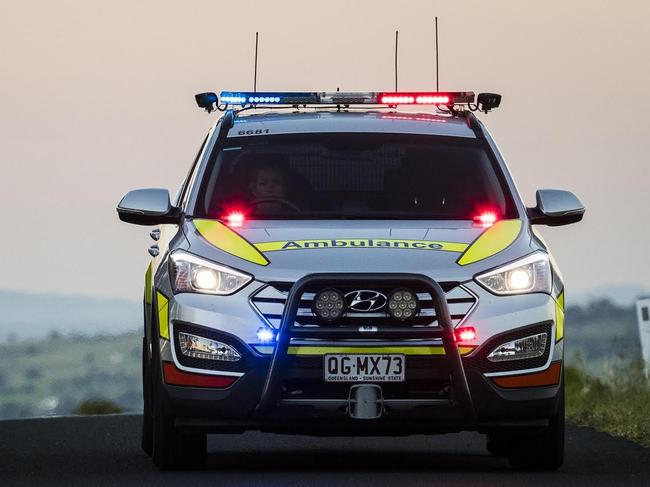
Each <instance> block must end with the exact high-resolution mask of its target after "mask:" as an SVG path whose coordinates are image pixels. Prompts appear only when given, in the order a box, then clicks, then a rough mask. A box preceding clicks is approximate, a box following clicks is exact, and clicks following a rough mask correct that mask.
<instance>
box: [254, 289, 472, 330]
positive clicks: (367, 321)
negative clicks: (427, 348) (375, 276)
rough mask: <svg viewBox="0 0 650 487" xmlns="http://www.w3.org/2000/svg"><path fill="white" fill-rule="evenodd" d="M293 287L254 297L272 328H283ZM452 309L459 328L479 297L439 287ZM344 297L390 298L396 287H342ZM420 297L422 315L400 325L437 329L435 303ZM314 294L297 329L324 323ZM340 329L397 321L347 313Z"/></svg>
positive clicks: (303, 305) (305, 301) (303, 304)
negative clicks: (369, 293) (362, 293)
mask: <svg viewBox="0 0 650 487" xmlns="http://www.w3.org/2000/svg"><path fill="white" fill-rule="evenodd" d="M291 285H292V283H272V284H269V285H267V286H265V287H264V288H262V289H261V290H259V291H257V292H256V293H255V294H253V295H252V296H251V304H252V306H253V308H254V309H255V310H256V311H257V312H258V314H259V315H260V316H261V317H263V318H264V320H265V321H266V322H267V323H268V324H269V325H271V326H272V327H273V328H279V327H280V321H281V319H282V312H283V311H284V306H285V302H286V300H287V295H288V294H289V290H290V289H291ZM440 285H441V287H442V289H443V291H444V292H445V296H446V298H447V304H448V306H449V313H450V314H451V320H452V323H453V324H454V326H457V325H458V324H459V323H460V322H461V321H462V320H463V319H464V318H465V316H467V314H468V313H469V312H470V311H471V310H472V309H473V308H474V306H475V305H476V299H477V298H476V296H475V295H474V294H472V293H471V292H470V291H469V290H467V289H466V288H465V287H463V286H460V285H458V283H440ZM337 289H340V290H341V291H342V292H343V293H347V292H349V291H355V290H360V289H371V290H373V291H378V292H381V293H383V294H384V295H386V296H388V295H389V294H390V293H391V292H392V291H394V290H395V289H397V286H390V285H386V286H371V287H370V288H368V287H366V286H364V285H363V283H359V284H358V285H355V286H348V287H347V288H344V287H339V288H337ZM413 291H415V292H416V293H417V296H418V301H419V302H420V312H419V313H418V314H417V316H416V317H415V318H413V319H411V320H409V321H406V322H401V323H402V324H403V325H404V326H418V327H422V326H436V325H437V319H436V312H435V309H434V307H433V300H432V298H431V295H430V294H429V293H428V292H421V291H420V290H418V289H413ZM314 295H315V292H306V293H304V294H303V295H302V299H301V301H300V306H299V308H298V313H297V315H296V323H295V326H297V327H301V326H320V325H323V324H324V323H323V322H322V321H320V320H319V319H318V317H317V316H316V315H315V314H314V313H313V311H312V300H313V299H314ZM334 324H335V325H337V326H353V327H359V326H378V327H381V326H395V325H396V324H399V323H396V320H394V319H393V318H391V317H390V316H389V315H388V313H386V312H385V311H384V310H380V311H375V312H357V311H348V312H346V313H345V315H344V316H343V317H342V318H340V319H338V320H337V321H336V322H335V323H334ZM331 325H332V324H328V326H331Z"/></svg>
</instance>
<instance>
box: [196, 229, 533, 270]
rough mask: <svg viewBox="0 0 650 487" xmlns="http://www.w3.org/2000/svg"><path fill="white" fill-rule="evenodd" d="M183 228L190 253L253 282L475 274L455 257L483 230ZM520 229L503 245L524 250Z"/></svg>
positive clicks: (459, 255) (523, 239)
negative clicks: (341, 275)
mask: <svg viewBox="0 0 650 487" xmlns="http://www.w3.org/2000/svg"><path fill="white" fill-rule="evenodd" d="M511 221H516V222H519V223H520V221H519V220H511ZM519 227H523V225H519ZM519 227H518V228H519ZM184 231H185V234H186V236H187V238H188V241H189V243H190V248H189V251H190V252H192V253H194V254H196V255H200V256H202V257H205V258H207V259H209V260H213V261H216V262H220V263H223V264H225V265H229V266H232V267H234V268H237V269H241V270H243V271H246V272H249V273H251V274H253V275H254V276H255V277H256V278H257V279H258V280H260V281H267V282H268V281H295V280H297V279H299V278H300V277H302V276H304V275H305V274H310V273H315V272H414V273H422V274H426V275H429V276H430V277H433V278H434V279H436V280H439V281H459V282H462V281H465V280H467V279H471V278H472V276H473V275H474V274H475V273H476V263H470V265H460V264H459V263H458V260H459V258H460V257H461V256H462V255H463V254H464V253H467V252H468V248H469V247H470V244H472V243H473V242H474V241H476V240H477V239H478V238H479V237H480V236H481V235H482V234H483V233H484V232H485V231H486V229H484V228H479V227H476V226H474V225H473V224H472V222H469V221H439V222H438V221H436V222H432V221H422V222H419V221H393V222H386V221H384V220H382V221H365V220H364V221H359V220H327V221H322V220H319V221H311V220H296V221H276V220H268V221H264V220H257V221H250V222H246V223H245V224H244V225H243V226H242V227H240V228H229V227H227V226H225V225H223V224H222V223H220V222H218V221H216V220H194V221H188V222H186V224H185V228H184ZM524 233H525V232H523V231H519V230H518V231H517V232H516V234H514V235H513V236H512V237H511V238H510V241H509V242H508V244H507V245H506V247H512V246H513V245H514V244H515V243H516V242H517V241H518V242H520V245H519V246H520V247H521V243H524V244H525V245H524V246H525V247H526V249H519V250H518V251H516V253H519V254H520V255H523V254H524V253H527V252H528V251H529V248H530V244H529V242H530V238H528V239H526V238H524V236H523V234H524ZM526 242H528V243H527V244H526ZM509 250H510V249H509ZM501 253H503V252H501ZM508 253H509V254H510V253H511V252H508ZM515 258H516V257H515ZM488 260H489V261H492V260H493V259H492V258H486V259H481V261H488ZM509 260H512V259H509ZM488 265H493V264H491V262H490V263H489V264H488ZM481 267H482V268H487V267H486V265H485V262H483V264H482V265H481Z"/></svg>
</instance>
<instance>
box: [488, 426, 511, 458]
mask: <svg viewBox="0 0 650 487" xmlns="http://www.w3.org/2000/svg"><path fill="white" fill-rule="evenodd" d="M510 443H511V438H510V437H509V436H508V435H505V434H501V433H496V432H495V433H488V435H487V443H486V444H485V448H487V451H489V452H490V453H491V454H492V455H494V456H496V457H503V456H507V455H508V453H509V452H510Z"/></svg>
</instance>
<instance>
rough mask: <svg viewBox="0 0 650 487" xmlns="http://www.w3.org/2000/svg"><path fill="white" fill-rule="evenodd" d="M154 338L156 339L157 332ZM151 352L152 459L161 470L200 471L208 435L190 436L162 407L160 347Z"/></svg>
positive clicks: (203, 461) (205, 455)
mask: <svg viewBox="0 0 650 487" xmlns="http://www.w3.org/2000/svg"><path fill="white" fill-rule="evenodd" d="M154 330H155V329H154ZM153 336H154V338H155V339H156V340H157V335H156V334H155V331H154V335H153ZM154 343H156V341H154ZM152 351H153V353H152V359H151V362H150V365H151V367H150V372H151V373H150V377H151V387H150V391H151V401H150V402H151V405H152V408H151V411H152V418H151V426H152V428H151V429H152V454H151V458H152V460H153V462H154V463H155V464H156V466H157V467H158V468H160V469H161V470H189V469H194V468H200V467H202V466H203V465H204V464H205V460H206V458H207V435H206V434H205V433H187V432H184V431H180V430H179V429H178V428H176V427H175V426H174V418H173V417H172V416H170V415H168V414H167V413H166V411H165V408H164V404H163V390H162V374H161V371H160V358H159V353H160V352H159V349H158V347H155V346H154V347H153V350H152Z"/></svg>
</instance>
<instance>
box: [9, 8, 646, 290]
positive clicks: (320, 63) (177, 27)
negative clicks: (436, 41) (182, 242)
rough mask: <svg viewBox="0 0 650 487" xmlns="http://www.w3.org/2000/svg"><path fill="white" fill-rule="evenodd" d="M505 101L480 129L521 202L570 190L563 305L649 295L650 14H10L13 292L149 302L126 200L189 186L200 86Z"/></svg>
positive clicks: (139, 231)
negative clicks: (599, 290)
mask: <svg viewBox="0 0 650 487" xmlns="http://www.w3.org/2000/svg"><path fill="white" fill-rule="evenodd" d="M436 15H437V16H438V17H439V27H440V69H441V89H446V90H458V91H461V90H473V91H476V92H480V91H488V92H490V91H491V92H497V93H501V94H502V95H503V102H502V107H501V108H499V109H498V110H495V111H494V112H492V113H490V114H489V115H486V116H483V117H482V118H483V120H484V121H485V122H486V123H487V125H488V128H489V130H490V131H491V133H492V134H493V136H494V137H495V139H496V141H497V143H498V144H499V146H500V148H501V151H502V152H503V154H504V156H505V157H506V160H507V161H508V164H509V167H510V170H511V172H512V173H513V176H514V177H515V179H516V181H517V183H518V188H519V191H520V193H521V194H522V196H523V198H524V200H525V202H526V203H527V204H529V205H533V204H534V201H535V190H536V189H538V188H563V189H569V190H571V191H574V192H575V193H576V194H577V195H578V196H579V197H580V198H581V199H582V201H583V202H584V204H585V206H586V207H587V214H586V216H585V219H584V220H583V222H582V223H580V224H578V225H573V226H568V227H557V228H545V227H542V234H543V235H544V237H545V239H546V240H547V242H548V243H549V245H550V246H551V249H552V251H553V254H554V255H555V257H556V260H557V261H558V263H559V265H560V267H561V269H562V271H563V273H564V277H565V280H566V281H567V289H568V291H567V294H568V298H569V301H570V297H571V293H572V292H573V293H579V292H585V291H588V290H590V289H592V288H594V287H603V286H618V285H625V284H638V285H640V286H643V287H646V288H650V252H648V250H649V247H650V246H649V240H650V191H649V190H648V170H647V167H646V166H647V165H648V164H649V163H650V157H649V154H650V128H649V124H648V122H647V120H646V116H647V115H646V114H647V112H648V108H650V98H649V97H648V93H647V90H648V86H650V56H649V55H648V53H647V49H648V46H650V29H649V28H648V25H647V22H648V18H650V2H646V1H625V0H622V1H619V2H615V3H614V2H606V1H598V0H591V1H571V2H567V1H566V0H564V1H557V0H551V1H545V2H521V1H505V0H502V1H490V2H485V1H481V0H475V1H464V0H456V1H454V2H443V1H406V0H402V1H401V2H395V1H390V2H389V1H377V0H374V1H350V0H347V1H321V2H308V1H304V0H303V1H274V2H262V1H258V2H251V1H241V0H238V1H236V2H230V3H227V2H223V1H221V2H215V1H209V2H207V1H205V2H199V1H192V2H167V1H160V0H158V1H137V2H133V1H121V0H116V1H111V2H95V1H81V0H74V1H73V0H59V1H57V2H44V1H40V2H34V1H30V0H21V1H12V0H0V188H1V191H2V195H3V201H4V209H3V210H4V211H3V212H2V213H3V223H4V224H3V227H2V228H3V230H2V232H1V233H0V251H1V253H2V256H3V260H2V272H0V289H1V288H4V289H14V290H27V291H37V292H59V293H67V294H76V293H82V294H88V295H94V296H103V297H111V298H112V297H121V298H132V299H140V298H141V296H142V287H143V275H144V270H145V267H146V264H147V261H148V254H147V252H146V248H147V247H148V246H149V245H150V240H149V237H148V232H149V228H147V227H137V226H130V225H126V224H123V223H121V222H119V220H118V218H117V215H116V212H115V205H116V204H117V202H118V201H119V199H120V198H121V197H122V195H123V194H124V193H126V192H127V191H128V190H130V189H135V188H140V187H165V188H169V189H170V190H171V191H172V192H173V191H174V190H175V188H176V187H177V186H178V185H179V184H180V182H181V180H182V178H183V177H184V176H185V174H186V172H187V170H188V168H189V165H190V163H191V162H192V159H193V157H194V155H195V153H196V151H197V149H198V147H199V145H200V143H201V141H202V138H203V137H204V135H205V133H206V131H207V130H208V129H209V126H210V125H211V123H212V122H213V121H214V116H210V115H207V114H206V113H204V112H201V111H199V109H198V108H197V107H196V105H195V104H194V100H193V95H194V94H195V93H197V92H202V91H217V92H218V91H221V90H223V89H232V90H244V89H251V88H252V81H253V80H252V73H253V48H254V39H255V32H256V31H259V32H260V51H259V68H258V73H259V74H258V89H260V90H308V91H325V90H335V89H336V88H337V87H340V88H341V90H344V91H354V90H358V91H372V90H383V89H388V90H390V89H392V85H393V43H394V32H395V30H399V32H400V53H399V66H400V68H399V87H400V89H403V90H432V89H434V87H435V75H434V73H435V71H434V57H433V53H434V48H433V38H434V37H433V36H434V34H433V32H434V31H433V19H434V17H435V16H436Z"/></svg>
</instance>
